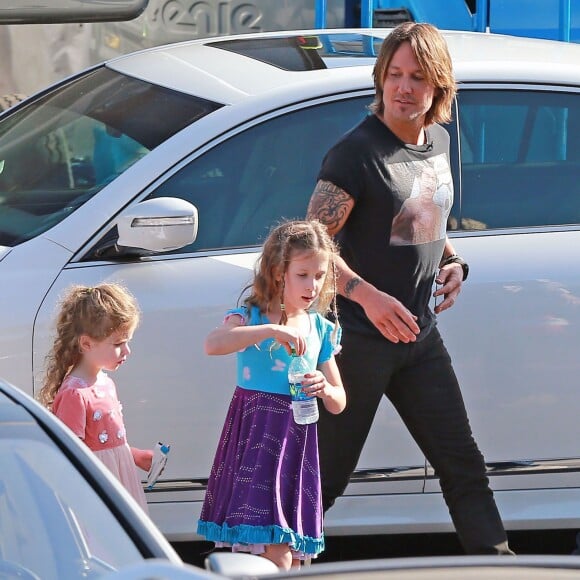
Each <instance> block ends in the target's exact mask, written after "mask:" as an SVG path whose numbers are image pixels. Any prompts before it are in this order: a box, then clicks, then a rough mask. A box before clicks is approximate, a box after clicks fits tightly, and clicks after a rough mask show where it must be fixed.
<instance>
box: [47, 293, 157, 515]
mask: <svg viewBox="0 0 580 580" xmlns="http://www.w3.org/2000/svg"><path fill="white" fill-rule="evenodd" d="M138 322H139V308H138V306H137V303H136V301H135V299H134V298H133V296H131V294H129V293H128V292H127V290H125V289H124V288H122V287H121V286H119V285H117V284H100V285H98V286H94V287H86V286H73V287H72V288H70V289H69V291H68V292H67V294H66V296H65V297H64V299H63V300H62V303H61V308H60V312H59V314H58V318H57V323H56V337H55V340H54V343H53V346H52V349H51V351H50V352H49V354H48V357H47V369H46V379H45V383H44V385H43V387H42V389H41V391H40V395H39V399H40V402H41V403H42V404H43V405H45V406H46V407H47V408H48V409H50V410H51V411H52V412H53V413H54V414H55V415H56V416H57V417H59V418H60V419H61V420H62V421H63V422H64V423H65V424H66V425H67V426H68V427H69V428H70V429H71V430H72V431H73V432H74V433H75V434H76V435H78V436H79V437H80V438H81V439H82V440H83V441H84V442H85V443H86V444H87V446H88V447H89V448H90V449H91V450H92V451H93V452H94V453H95V455H96V456H97V457H98V458H99V459H100V460H101V461H102V462H103V463H104V464H105V465H106V466H107V467H108V468H109V470H110V471H112V472H113V474H114V475H115V476H116V477H117V478H118V479H119V481H120V482H121V483H122V484H123V485H124V486H125V488H126V489H127V490H128V491H129V492H130V493H131V495H133V497H134V498H135V499H136V500H137V502H138V503H139V504H140V505H141V507H142V508H143V509H144V510H145V511H146V512H147V502H146V500H145V493H144V491H143V486H142V484H141V480H140V477H139V475H138V472H137V470H136V469H135V466H137V467H139V468H141V469H143V470H144V471H148V470H149V469H150V468H151V461H152V457H153V451H152V450H142V449H136V448H134V447H129V444H128V443H127V438H126V433H125V425H124V423H123V413H122V405H121V403H120V402H119V399H118V397H117V390H116V387H115V383H114V382H113V381H112V379H111V378H109V376H108V375H107V374H106V373H105V372H104V371H115V370H117V369H118V368H119V367H120V366H121V365H122V364H123V363H124V362H125V360H126V359H127V357H128V356H129V354H130V352H131V350H130V349H129V341H130V340H131V338H132V337H133V332H134V331H135V328H136V327H137V324H138Z"/></svg>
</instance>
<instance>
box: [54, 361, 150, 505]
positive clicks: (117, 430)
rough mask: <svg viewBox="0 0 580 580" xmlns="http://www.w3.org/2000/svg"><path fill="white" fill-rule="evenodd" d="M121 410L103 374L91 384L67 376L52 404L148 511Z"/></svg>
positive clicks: (63, 419) (114, 389) (114, 390)
mask: <svg viewBox="0 0 580 580" xmlns="http://www.w3.org/2000/svg"><path fill="white" fill-rule="evenodd" d="M122 409H123V407H122V405H121V403H120V401H119V398H118V397H117V389H116V387H115V383H114V382H113V380H112V379H111V378H110V377H109V376H108V375H107V374H106V373H104V372H100V373H99V375H98V376H97V380H96V381H95V383H93V384H92V385H89V384H88V383H87V382H86V381H85V380H83V379H81V378H79V377H75V376H71V375H69V376H68V377H66V378H65V380H64V381H63V383H62V385H61V386H60V389H59V390H58V392H57V394H56V397H55V398H54V402H53V404H52V412H53V413H54V414H55V415H56V416H57V417H58V418H59V419H60V420H61V421H62V422H63V423H65V424H66V425H67V426H68V427H69V429H71V430H72V431H73V433H75V434H76V435H78V436H79V437H80V438H81V439H82V440H83V441H84V442H85V443H86V444H87V446H88V447H89V448H90V449H91V450H92V451H93V452H94V453H95V455H96V456H97V457H98V458H99V459H100V460H101V461H102V462H103V463H104V464H105V465H106V466H107V467H108V468H109V470H110V471H112V472H113V474H114V475H115V476H116V477H117V479H119V481H120V482H121V483H122V484H123V485H124V486H125V488H126V489H127V490H128V491H129V492H130V493H131V495H132V496H133V497H134V498H135V499H136V500H137V502H138V503H139V504H140V505H141V507H142V508H143V509H144V510H145V511H146V512H147V501H146V499H145V493H144V491H143V485H142V484H141V481H140V478H139V474H138V472H137V467H136V465H135V461H134V459H133V455H132V453H131V448H130V447H129V444H128V443H127V437H126V433H125V425H124V423H123V411H122Z"/></svg>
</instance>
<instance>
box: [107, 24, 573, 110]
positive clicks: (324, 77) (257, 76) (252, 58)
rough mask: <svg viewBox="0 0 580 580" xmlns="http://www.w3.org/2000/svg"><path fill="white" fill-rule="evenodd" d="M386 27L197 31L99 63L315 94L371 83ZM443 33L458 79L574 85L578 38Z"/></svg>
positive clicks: (249, 90) (192, 83) (145, 73)
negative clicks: (200, 35)
mask: <svg viewBox="0 0 580 580" xmlns="http://www.w3.org/2000/svg"><path fill="white" fill-rule="evenodd" d="M390 30H391V29H386V28H379V29H329V30H311V31H308V30H303V31H288V32H271V33H260V34H245V35H234V36H224V37H213V38H204V39H197V40H191V41H186V42H180V43H174V44H169V45H164V46H158V47H154V48H149V49H146V50H142V51H138V52H135V53H132V54H129V55H124V56H120V57H117V58H115V59H112V60H110V61H108V63H107V66H109V67H110V68H112V69H115V70H117V71H119V72H123V73H125V74H127V75H130V76H133V77H136V78H140V79H142V80H145V81H148V82H151V83H155V84H159V85H161V86H165V87H168V88H172V89H175V90H178V91H182V92H185V93H189V94H194V95H196V96H199V97H202V98H206V99H209V100H213V101H217V102H220V103H224V104H233V103H237V102H240V101H243V100H246V99H248V98H250V97H252V96H257V95H261V94H264V93H268V92H276V91H280V90H284V89H285V88H286V90H287V89H288V87H289V86H293V87H296V86H302V87H303V88H304V89H305V88H306V86H308V87H309V88H308V96H315V95H316V94H317V92H319V93H320V94H325V93H328V92H340V91H348V90H360V89H368V88H372V67H373V64H374V61H375V58H376V54H377V52H378V49H379V47H380V42H381V41H382V39H383V38H384V37H385V36H387V35H388V34H389V32H390ZM443 34H444V36H445V38H446V40H447V43H448V46H449V50H450V53H451V56H452V59H453V66H454V71H455V75H456V77H457V80H458V82H459V83H461V82H485V83H489V82H514V83H542V84H556V85H557V84H571V85H577V86H580V65H579V63H580V45H579V44H576V43H565V42H560V41H551V40H542V39H535V38H524V37H515V36H507V35H499V34H491V33H480V32H462V31H443ZM300 61H302V62H303V66H302V68H300ZM297 63H298V64H297ZM292 67H293V68H292ZM317 87H318V88H317Z"/></svg>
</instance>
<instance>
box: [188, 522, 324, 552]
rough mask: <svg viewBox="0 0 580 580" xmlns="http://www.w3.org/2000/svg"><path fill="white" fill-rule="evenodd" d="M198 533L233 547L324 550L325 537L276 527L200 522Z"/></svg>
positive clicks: (302, 550)
mask: <svg viewBox="0 0 580 580" xmlns="http://www.w3.org/2000/svg"><path fill="white" fill-rule="evenodd" d="M197 533H198V534H199V535H201V536H205V538H206V539H207V540H209V541H210V542H226V543H228V544H232V545H233V544H244V545H251V544H289V545H290V547H291V548H292V549H293V550H295V551H296V552H302V553H304V554H320V553H321V552H322V551H323V550H324V536H322V537H321V538H310V537H308V536H301V535H300V534H297V533H296V532H295V531H294V530H291V529H290V528H282V527H280V526H276V525H272V526H250V525H247V524H241V525H238V526H233V527H230V526H228V525H227V524H223V525H218V524H216V523H214V522H206V521H203V520H198V522H197Z"/></svg>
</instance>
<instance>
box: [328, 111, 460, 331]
mask: <svg viewBox="0 0 580 580" xmlns="http://www.w3.org/2000/svg"><path fill="white" fill-rule="evenodd" d="M426 134H427V139H426V144H425V145H420V146H418V145H407V144H405V143H403V142H402V141H401V140H400V139H398V138H397V137H396V136H395V135H394V134H393V133H392V132H391V131H390V130H389V129H388V128H387V126H386V125H385V124H384V123H383V122H382V121H381V120H380V119H379V118H378V117H377V116H376V115H370V116H369V117H367V118H365V119H364V120H363V121H362V122H361V123H360V124H359V125H357V126H356V127H355V128H354V129H352V130H351V131H350V132H349V133H347V134H346V135H345V136H344V137H343V138H342V139H341V140H340V141H339V142H338V143H337V144H336V145H334V146H333V147H332V148H331V149H330V151H329V152H328V153H327V155H326V157H325V158H324V161H323V163H322V168H321V170H320V173H319V175H318V179H321V180H325V181H330V182H331V183H333V184H334V185H336V186H338V187H340V188H341V189H343V190H344V191H346V192H347V193H348V194H349V195H350V196H352V197H353V199H354V200H355V205H354V208H353V210H352V212H351V214H350V216H349V217H348V219H347V221H346V223H345V225H344V226H343V228H342V230H341V231H340V233H339V234H338V235H337V241H338V242H339V244H340V250H341V255H342V256H343V258H344V259H345V261H346V262H347V264H348V265H349V266H350V267H351V268H352V269H353V270H354V271H355V272H356V273H357V274H358V275H360V276H361V277H362V278H363V279H364V280H367V281H368V282H370V283H371V284H373V285H374V286H375V287H377V288H378V289H380V290H382V291H384V292H386V293H387V294H390V295H391V296H394V297H395V298H397V299H398V300H400V301H401V302H402V303H403V304H404V305H405V306H406V307H407V308H408V309H409V310H410V311H411V313H413V314H415V315H417V317H418V320H417V323H418V325H419V327H420V328H421V334H420V335H419V337H418V340H420V339H421V338H423V337H424V336H425V335H426V334H427V333H428V332H429V330H430V329H431V328H432V327H433V325H434V324H435V317H434V315H433V313H432V311H431V309H430V308H429V300H430V298H431V295H432V291H433V290H432V287H433V281H434V277H435V274H436V272H437V267H438V265H439V261H440V260H441V257H442V255H443V249H444V246H445V236H446V225H447V218H448V216H449V212H450V210H451V205H452V203H453V182H452V178H451V170H450V167H449V135H448V133H447V131H446V130H445V129H444V128H443V127H441V126H439V125H432V126H431V127H429V128H428V129H427V131H426ZM339 316H340V321H341V324H342V325H343V326H344V328H345V329H349V330H353V331H356V332H362V333H365V334H369V333H370V334H377V335H379V331H378V330H377V329H376V328H375V326H374V325H373V324H372V323H371V322H370V321H369V319H368V318H367V317H366V315H365V313H364V310H363V309H362V308H361V307H360V306H359V305H358V304H356V303H355V302H352V301H350V300H347V299H345V298H342V297H339Z"/></svg>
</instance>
